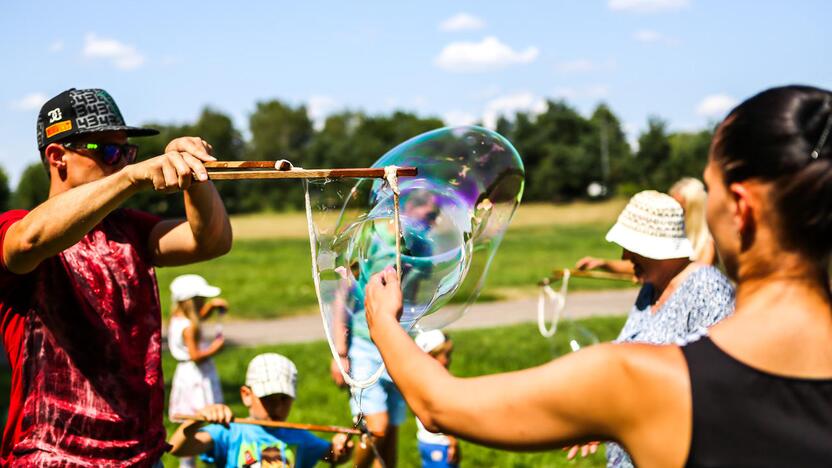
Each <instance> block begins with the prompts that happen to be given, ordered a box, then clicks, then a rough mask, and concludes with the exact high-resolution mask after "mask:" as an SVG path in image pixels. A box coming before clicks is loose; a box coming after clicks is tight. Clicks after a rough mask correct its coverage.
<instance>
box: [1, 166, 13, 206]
mask: <svg viewBox="0 0 832 468" xmlns="http://www.w3.org/2000/svg"><path fill="white" fill-rule="evenodd" d="M11 201H12V193H11V190H10V189H9V176H8V175H6V171H5V170H3V168H0V211H6V210H8V209H9V207H10V205H11Z"/></svg>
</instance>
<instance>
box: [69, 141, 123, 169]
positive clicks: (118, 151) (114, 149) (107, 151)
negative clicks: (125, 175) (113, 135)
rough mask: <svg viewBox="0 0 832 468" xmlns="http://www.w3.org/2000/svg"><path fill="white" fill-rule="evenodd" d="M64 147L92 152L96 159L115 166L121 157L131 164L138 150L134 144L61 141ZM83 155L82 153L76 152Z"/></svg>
mask: <svg viewBox="0 0 832 468" xmlns="http://www.w3.org/2000/svg"><path fill="white" fill-rule="evenodd" d="M63 147H64V148H69V149H71V150H83V151H89V152H91V153H94V154H95V155H96V156H97V157H98V159H100V160H101V161H102V162H103V163H104V164H106V165H108V166H115V165H116V164H118V163H119V162H120V161H121V160H122V159H124V160H125V161H126V162H127V164H133V162H134V161H135V160H136V155H137V154H138V152H139V147H138V146H136V145H119V144H116V143H74V142H67V143H63ZM78 154H81V155H82V156H83V154H82V153H78Z"/></svg>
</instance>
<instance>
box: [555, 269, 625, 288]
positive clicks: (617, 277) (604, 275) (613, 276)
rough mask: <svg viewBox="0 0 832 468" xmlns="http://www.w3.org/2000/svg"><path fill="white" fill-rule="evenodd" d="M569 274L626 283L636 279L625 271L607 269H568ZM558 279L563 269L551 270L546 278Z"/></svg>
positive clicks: (575, 276)
mask: <svg viewBox="0 0 832 468" xmlns="http://www.w3.org/2000/svg"><path fill="white" fill-rule="evenodd" d="M569 276H571V277H572V278H590V279H604V280H614V281H627V282H628V283H634V282H635V281H636V277H635V276H633V275H628V274H626V273H611V272H608V271H586V270H569ZM560 279H563V270H554V271H552V276H550V277H549V278H548V280H549V281H558V280H560ZM544 282H545V281H544ZM544 282H541V283H540V284H541V285H543V284H544Z"/></svg>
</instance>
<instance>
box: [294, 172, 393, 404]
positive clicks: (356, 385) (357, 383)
mask: <svg viewBox="0 0 832 468" xmlns="http://www.w3.org/2000/svg"><path fill="white" fill-rule="evenodd" d="M303 189H304V203H305V204H306V225H307V228H308V230H309V250H310V252H311V253H312V281H313V282H314V283H315V295H316V296H318V308H319V309H320V310H321V322H322V323H323V326H324V333H325V334H326V341H327V343H329V350H330V352H331V353H332V357H333V359H334V360H335V364H336V365H337V366H338V370H339V371H340V372H341V375H342V376H343V377H344V382H346V384H347V385H349V386H350V389H365V388H367V387H370V386H372V385H373V384H375V383H376V382H378V379H379V378H380V377H381V374H382V373H384V366H381V367H379V368H378V370H376V372H375V373H373V375H371V376H370V377H369V378H368V379H366V380H355V379H353V378H352V377H350V374H349V372H347V371H346V370H345V369H344V365H343V364H341V358H340V356H339V355H338V350H336V349H335V345H334V344H333V343H334V342H333V340H332V331H331V330H330V329H329V326H328V324H327V322H326V312H325V308H324V304H323V300H322V299H321V293H320V291H321V280H320V278H318V246H317V245H316V244H315V239H317V238H318V236H316V235H315V225H314V224H313V222H312V201H311V199H310V198H309V182H308V181H306V180H304V181H303Z"/></svg>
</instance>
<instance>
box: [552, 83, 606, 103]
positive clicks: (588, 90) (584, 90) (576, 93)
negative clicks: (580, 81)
mask: <svg viewBox="0 0 832 468" xmlns="http://www.w3.org/2000/svg"><path fill="white" fill-rule="evenodd" d="M553 94H554V95H555V97H558V98H563V99H567V100H570V99H583V98H586V99H603V98H605V97H607V96H608V95H609V94H610V87H609V86H607V85H605V84H594V85H587V86H579V87H571V86H564V87H560V88H556V89H555V90H554V93H553Z"/></svg>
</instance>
